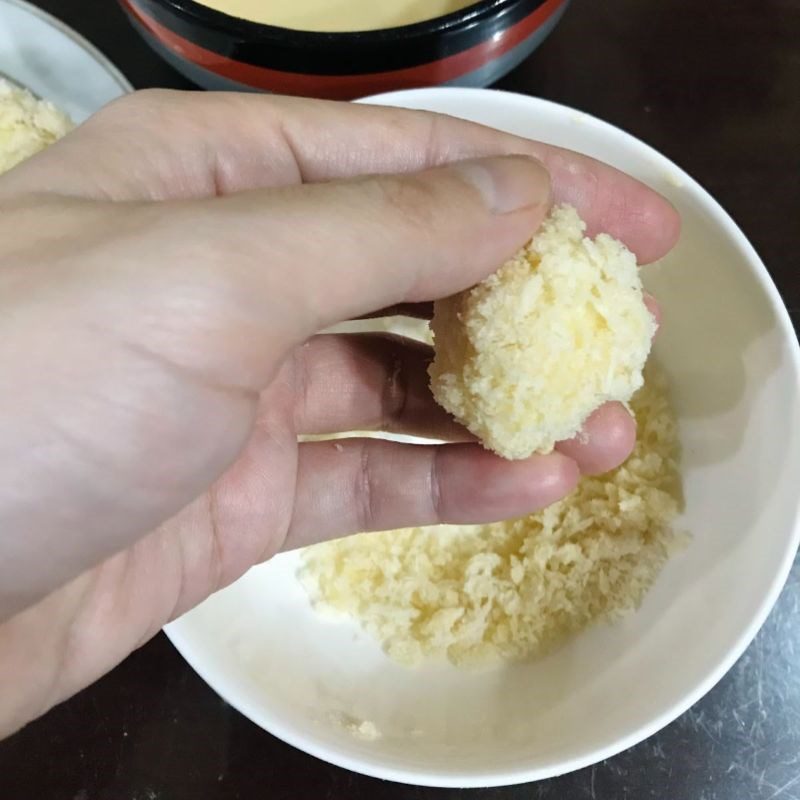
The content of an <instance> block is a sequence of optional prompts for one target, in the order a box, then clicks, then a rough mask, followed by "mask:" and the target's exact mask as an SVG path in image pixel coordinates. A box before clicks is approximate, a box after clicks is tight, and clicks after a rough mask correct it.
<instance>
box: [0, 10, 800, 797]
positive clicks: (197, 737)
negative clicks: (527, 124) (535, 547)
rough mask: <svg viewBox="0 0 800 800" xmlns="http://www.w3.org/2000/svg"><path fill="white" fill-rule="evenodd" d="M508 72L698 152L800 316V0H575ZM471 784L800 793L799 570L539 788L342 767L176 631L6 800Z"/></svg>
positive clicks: (116, 53) (20, 775) (163, 80)
mask: <svg viewBox="0 0 800 800" xmlns="http://www.w3.org/2000/svg"><path fill="white" fill-rule="evenodd" d="M38 4H39V5H40V6H42V7H43V8H46V9H47V10H49V11H51V12H52V13H54V14H56V15H58V16H60V17H61V18H62V19H64V20H65V21H66V22H67V23H69V24H70V25H72V26H73V27H75V28H76V29H77V30H78V31H80V32H81V33H83V34H84V35H85V36H87V37H88V38H89V39H90V40H91V41H92V42H94V43H95V44H96V45H97V46H98V47H100V48H101V49H102V50H104V51H105V52H106V53H107V54H108V55H109V56H110V57H111V58H112V60H114V61H115V62H116V63H117V65H118V66H119V67H120V68H121V69H122V70H123V72H125V73H126V74H127V75H128V77H129V78H130V79H131V80H132V82H133V83H134V84H135V85H136V86H137V87H145V86H171V87H176V88H185V87H187V84H186V83H185V82H184V81H183V79H181V78H180V77H179V76H178V75H176V74H175V73H174V72H173V71H172V70H171V69H170V68H169V67H167V66H166V65H165V64H163V63H162V62H160V61H159V60H158V59H157V58H156V57H155V56H154V55H152V53H151V52H150V50H148V49H147V47H146V46H145V45H144V44H142V43H141V42H140V41H139V39H138V38H137V37H136V36H135V35H134V33H133V32H132V31H131V30H130V29H129V27H128V25H127V23H126V21H125V20H124V18H123V16H122V14H121V13H120V12H119V10H118V9H117V6H116V4H115V3H114V2H112V1H111V0H38ZM501 86H502V88H506V89H511V90H514V91H518V92H524V93H528V94H533V95H538V96H541V97H546V98H548V99H551V100H556V101H558V102H561V103H566V104H568V105H571V106H574V107H576V108H579V109H582V110H584V111H587V112H589V113H592V114H595V115H597V116H599V117H601V118H603V119H605V120H608V121H610V122H612V123H615V124H616V125H619V126H621V127H622V128H625V129H627V130H628V131H630V132H632V133H633V134H635V135H636V136H639V137H641V138H642V139H644V140H645V141H647V142H649V143H650V144H652V145H654V146H655V147H656V148H657V149H659V150H661V151H662V152H663V153H665V154H666V155H668V156H669V157H671V158H672V159H673V160H675V161H676V162H677V163H678V164H680V165H681V166H682V167H684V168H685V169H686V170H687V171H688V172H689V173H690V174H692V175H693V176H694V177H696V178H697V179H698V180H699V181H700V182H701V183H702V184H703V185H704V186H705V187H706V188H707V189H709V190H710V191H711V193H712V194H713V195H714V196H715V197H717V198H718V199H719V200H720V202H721V203H722V205H723V206H725V207H726V208H727V209H728V211H730V213H731V214H732V215H733V217H734V218H735V219H736V220H737V221H738V222H739V224H740V225H741V226H742V228H743V229H744V231H745V233H746V234H747V235H748V236H749V237H750V239H751V240H752V242H753V243H754V244H755V246H756V248H757V249H758V250H759V252H760V253H761V255H762V257H763V258H764V260H765V262H766V264H767V266H768V267H769V269H770V271H771V272H772V275H773V277H774V279H775V281H776V283H777V284H778V287H779V289H780V290H781V292H782V293H783V297H784V299H785V301H786V304H787V306H788V307H789V310H790V311H791V312H792V314H793V317H794V320H795V322H796V323H797V321H798V320H800V258H798V252H799V250H800V248H798V238H800V2H798V0H733V1H732V0H704V2H696V0H660V1H659V2H645V0H602V2H601V1H600V0H574V3H573V6H572V8H571V9H570V10H569V11H568V13H567V15H566V17H565V18H564V21H563V23H562V24H561V25H560V27H559V28H558V29H557V31H556V32H555V34H554V35H553V36H552V37H551V39H550V40H549V41H548V42H546V44H545V45H544V46H543V47H542V48H541V49H540V50H539V51H538V52H537V53H535V54H534V55H533V56H532V57H531V58H530V59H529V60H528V61H527V62H526V63H525V64H523V65H522V66H521V67H519V68H518V69H517V70H516V71H515V72H514V73H513V74H512V75H510V76H509V77H508V78H506V79H505V80H504V81H503V82H502V84H501ZM793 231H794V233H793ZM798 483H799V484H800V477H799V478H798ZM798 491H800V488H799V489H798ZM642 680H643V681H647V676H646V675H643V676H642ZM2 689H3V691H5V690H7V689H8V687H2ZM467 795H469V796H472V797H475V798H481V799H482V800H490V798H491V800H523V798H524V800H537V799H538V798H543V799H544V798H548V799H552V800H572V798H575V800H577V799H578V798H587V799H588V800H595V799H598V798H599V800H604V799H606V798H608V800H626V798H628V799H629V800H645V798H658V799H660V798H664V800H792V799H793V798H800V568H798V567H796V568H795V570H794V572H793V574H792V576H791V578H790V580H789V583H788V585H787V587H786V589H785V591H784V593H783V595H782V597H781V599H780V601H779V602H778V605H777V607H776V608H775V610H774V611H773V613H772V615H771V617H770V618H769V620H768V622H767V623H766V625H765V627H764V629H763V630H762V632H761V633H760V634H759V636H758V638H757V639H756V641H755V642H754V643H753V645H752V646H751V647H750V649H749V650H748V651H747V653H746V654H745V655H744V656H743V657H742V659H741V660H740V661H739V663H738V664H737V665H736V666H735V667H734V669H733V670H732V671H731V672H730V673H729V674H728V676H727V677H726V678H725V679H724V680H723V681H722V682H721V683H720V684H719V685H718V686H717V687H716V688H715V689H714V690H713V691H712V692H711V693H710V694H709V695H708V696H707V697H706V698H705V699H704V700H702V701H701V702H700V703H698V704H697V705H696V706H695V707H694V708H693V709H691V710H690V711H689V712H688V713H687V714H685V715H684V716H683V717H682V718H681V719H679V720H678V721H677V722H675V723H674V724H672V725H671V726H669V727H668V728H667V729H665V730H664V731H662V732H661V733H660V734H658V735H656V736H654V737H652V738H651V739H650V740H648V741H646V742H644V743H643V744H641V745H639V746H638V747H635V748H634V749H632V750H630V751H628V752H626V753H624V754H622V755H620V756H618V757H616V758H613V759H611V760H609V761H607V762H605V763H603V764H599V765H597V766H596V767H594V768H591V769H586V770H583V771H582V772H578V773H575V774H572V775H568V776H565V777H563V778H560V779H556V780H552V781H546V782H542V783H539V784H532V785H530V786H525V787H516V788H510V789H498V790H485V791H475V792H471V793H468V792H459V791H448V790H428V789H417V788H410V787H403V786H398V785H393V784H384V783H381V782H379V781H376V780H372V779H368V778H363V777H361V776H358V775H354V774H352V773H349V772H346V771H344V770H341V769H338V768H335V767H331V766H329V765H327V764H324V763H322V762H320V761H317V760H315V759H313V758H311V757H309V756H306V755H305V754H303V753H301V752H298V751H297V750H294V749H293V748H291V747H288V746H287V745H285V744H283V743H281V742H279V741H278V740H277V739H273V738H272V737H271V736H269V735H268V734H266V733H264V732H263V731H261V730H260V729H259V728H257V727H256V726H254V725H253V724H251V723H250V722H248V721H247V720H246V719H245V718H244V717H242V716H240V715H239V714H238V713H237V712H236V711H234V710H233V709H231V708H230V707H228V706H227V705H225V703H223V702H222V701H221V700H220V699H219V698H218V697H217V696H216V695H215V694H214V693H213V692H212V691H211V690H210V689H209V688H208V687H207V686H206V685H205V684H204V683H203V682H202V681H201V680H200V678H198V677H197V676H196V675H195V673H194V672H192V670H191V669H190V668H189V667H188V666H187V665H186V664H185V663H184V661H183V660H182V659H181V657H180V656H179V655H178V654H177V652H176V651H175V650H174V649H173V648H172V646H171V645H170V644H169V642H168V641H167V640H166V638H165V637H164V636H163V635H162V636H158V637H157V638H156V639H154V640H153V641H152V642H150V643H149V644H148V645H146V646H145V647H143V648H142V649H141V650H140V651H139V652H137V653H135V654H134V655H133V656H131V657H130V658H129V659H128V660H127V661H126V662H125V663H123V664H122V665H121V666H120V667H118V668H117V669H116V670H115V671H114V672H113V673H111V674H110V675H108V676H107V677H106V678H104V679H103V680H101V681H100V682H99V683H97V684H96V685H94V686H92V687H91V688H89V689H87V690H86V691H85V692H83V693H82V694H81V695H79V696H78V697H76V698H74V699H72V700H71V701H69V702H67V703H65V704H64V705H62V706H60V707H58V708H56V709H54V710H53V711H51V712H50V713H49V714H48V715H47V716H45V717H44V718H43V719H41V720H39V721H37V722H35V723H33V724H31V725H30V726H29V727H28V728H26V729H25V730H24V731H22V732H21V733H19V734H17V735H16V736H15V737H13V738H11V739H10V740H8V741H6V742H3V743H0V798H3V800H23V799H24V800H51V799H52V800H55V798H59V800H73V799H74V800H156V799H157V798H158V799H159V800H160V799H162V798H163V800H214V799H215V798H269V800H289V799H290V798H291V799H292V800H306V799H308V800H312V798H313V799H314V800H316V798H335V799H336V800H338V799H339V798H342V800H362V798H363V800H366V799H367V798H371V799H372V798H374V800H399V799H400V798H403V799H404V800H406V799H407V800H446V799H447V800H449V799H450V798H456V797H461V796H467Z"/></svg>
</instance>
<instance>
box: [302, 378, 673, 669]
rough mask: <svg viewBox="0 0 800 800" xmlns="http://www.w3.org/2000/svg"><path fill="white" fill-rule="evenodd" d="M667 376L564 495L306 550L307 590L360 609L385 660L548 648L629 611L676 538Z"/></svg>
mask: <svg viewBox="0 0 800 800" xmlns="http://www.w3.org/2000/svg"><path fill="white" fill-rule="evenodd" d="M666 389H667V386H666V381H665V378H664V377H663V375H661V374H660V373H659V372H658V371H657V370H656V369H655V368H654V367H652V366H651V367H648V369H647V370H646V381H645V385H644V386H643V388H642V389H640V390H639V392H638V393H637V394H636V395H635V396H634V398H633V400H632V402H631V407H632V409H633V411H634V413H635V414H636V419H637V423H638V440H637V444H636V447H635V450H634V453H633V455H632V456H631V457H630V458H629V459H628V461H627V462H626V463H625V464H624V465H623V466H622V467H620V468H619V469H617V470H614V471H613V472H611V473H609V474H607V475H604V476H602V477H599V478H585V479H583V481H582V482H581V484H580V485H579V487H578V488H577V489H576V490H575V491H574V492H573V493H572V494H571V495H570V496H569V497H568V498H566V499H565V500H562V501H561V502H559V503H556V504H555V505H553V506H550V507H549V508H547V509H545V510H544V511H542V512H540V513H538V514H533V515H531V516H529V517H525V518H523V519H518V520H513V521H509V522H503V523H497V524H492V525H474V526H450V525H444V526H437V527H428V528H410V529H407V530H399V531H389V532H385V533H377V534H376V533H371V534H361V535H359V536H354V537H350V538H347V539H342V540H340V541H335V542H328V543H324V544H321V545H316V546H314V547H311V548H309V549H308V550H307V551H306V552H305V554H304V567H303V570H302V573H301V575H302V580H303V582H304V584H305V586H306V587H307V589H308V592H309V594H310V596H311V597H312V599H313V601H314V603H315V604H316V605H317V606H318V607H319V608H320V609H325V610H328V611H330V610H334V611H337V612H343V613H344V614H346V615H349V616H350V617H353V618H355V619H356V620H358V621H359V622H360V623H361V625H362V626H363V627H364V628H365V629H366V630H367V631H368V632H369V633H370V634H371V635H373V636H374V637H376V638H377V639H378V640H379V641H380V642H381V643H382V645H383V647H384V649H385V650H386V652H387V653H388V654H389V655H390V656H391V657H392V658H394V659H395V660H397V661H399V662H401V663H403V664H407V665H415V664H419V663H420V662H422V661H423V660H427V659H446V660H449V661H450V662H452V663H455V664H462V665H486V664H490V663H492V662H497V661H500V660H511V659H521V658H526V657H531V656H536V655H541V654H542V653H544V652H546V651H548V650H550V649H551V648H553V647H554V646H556V645H558V644H559V643H560V642H563V641H564V640H565V639H566V638H567V637H569V636H571V635H573V634H575V633H577V632H578V631H581V630H583V629H585V628H586V627H587V626H589V625H591V624H593V623H596V622H599V621H614V620H617V619H619V618H620V617H621V616H622V615H624V614H626V613H629V612H631V611H633V610H635V609H636V608H637V607H638V605H639V604H640V602H641V600H642V598H643V597H644V595H645V593H646V592H647V590H648V589H649V588H650V586H651V585H652V584H653V582H654V580H655V579H656V577H657V576H658V574H659V572H660V570H661V568H662V567H663V566H664V564H665V562H666V561H667V559H668V558H669V556H670V554H671V553H672V552H673V551H674V550H675V549H676V548H677V547H678V546H679V545H682V544H683V541H684V538H683V537H681V536H678V535H676V534H675V533H674V532H673V530H672V527H671V523H672V522H673V521H674V519H675V517H676V516H677V515H678V513H679V511H680V508H681V482H680V475H679V471H678V457H679V447H678V436H677V425H676V420H675V417H674V415H673V413H672V410H671V408H670V405H669V401H668V397H667V391H666Z"/></svg>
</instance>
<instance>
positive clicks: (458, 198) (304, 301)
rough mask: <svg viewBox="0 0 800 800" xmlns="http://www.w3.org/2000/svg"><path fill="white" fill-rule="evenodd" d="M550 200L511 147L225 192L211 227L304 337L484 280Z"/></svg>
mask: <svg viewBox="0 0 800 800" xmlns="http://www.w3.org/2000/svg"><path fill="white" fill-rule="evenodd" d="M550 203H551V194H550V178H549V175H548V173H547V171H546V170H545V168H544V167H543V166H542V164H541V163H540V162H538V161H537V160H535V159H533V158H529V157H525V156H504V157H494V158H484V159H478V160H471V161H462V162H458V163H455V164H451V165H449V166H446V167H440V168H436V169H430V170H426V171H424V172H420V173H416V174H411V175H392V176H385V175H380V176H371V177H365V178H360V179H357V180H350V181H339V182H331V183H322V184H310V185H301V186H295V187H289V188H284V189H277V190H269V191H263V192H248V193H244V194H239V195H234V196H230V197H225V198H219V199H215V200H213V201H210V202H209V204H208V209H209V212H210V214H211V216H212V217H213V219H211V220H208V225H207V226H206V227H205V229H206V230H208V231H213V234H212V235H213V239H214V240H215V241H216V247H219V246H220V242H219V235H220V234H219V232H220V231H225V232H226V233H225V234H224V236H225V239H227V240H228V241H227V243H226V255H225V258H224V259H223V261H224V263H225V264H226V265H227V266H226V268H228V267H230V266H234V265H232V263H231V255H230V254H231V253H233V254H235V255H234V258H236V259H237V260H238V261H239V262H240V263H238V264H236V265H235V267H236V270H235V272H236V274H237V276H238V277H239V278H244V279H245V280H246V281H247V283H248V286H247V290H248V292H252V293H253V294H251V295H250V298H251V300H252V301H256V302H257V303H258V304H259V305H260V306H261V309H260V311H261V313H264V314H268V315H269V317H270V318H271V323H272V324H271V325H270V328H271V329H272V330H273V331H275V326H276V323H277V325H278V326H279V329H280V328H282V329H283V332H285V333H287V334H288V335H289V339H290V341H300V340H303V339H305V338H306V337H307V336H309V335H311V334H313V333H316V332H317V331H319V330H320V329H321V328H324V327H327V326H328V325H331V324H333V323H336V322H339V321H342V320H345V319H349V318H352V317H355V316H361V315H364V314H368V313H370V312H373V311H375V310H378V309H381V308H386V307H388V306H391V305H394V304H397V303H408V302H411V303H414V302H421V301H426V300H433V299H436V298H439V297H444V296H447V295H450V294H454V293H455V292H457V291H460V290H462V289H465V288H467V287H469V286H472V285H474V284H476V283H478V282H479V281H481V280H482V279H483V278H485V277H486V276H487V275H488V274H490V273H491V272H493V271H494V270H496V269H497V268H498V267H499V266H500V264H502V263H503V261H505V260H506V259H507V258H509V257H510V256H511V255H513V253H514V252H516V250H517V249H518V248H519V247H520V246H522V245H523V244H524V243H525V242H526V241H527V240H528V239H529V238H530V236H531V235H532V234H533V233H534V231H535V230H536V229H537V228H538V226H539V224H540V223H541V221H542V219H543V218H544V216H545V215H546V213H547V211H548V209H549V206H550ZM201 229H202V228H201ZM212 235H210V236H209V238H211V236H212ZM259 298H260V300H259Z"/></svg>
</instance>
